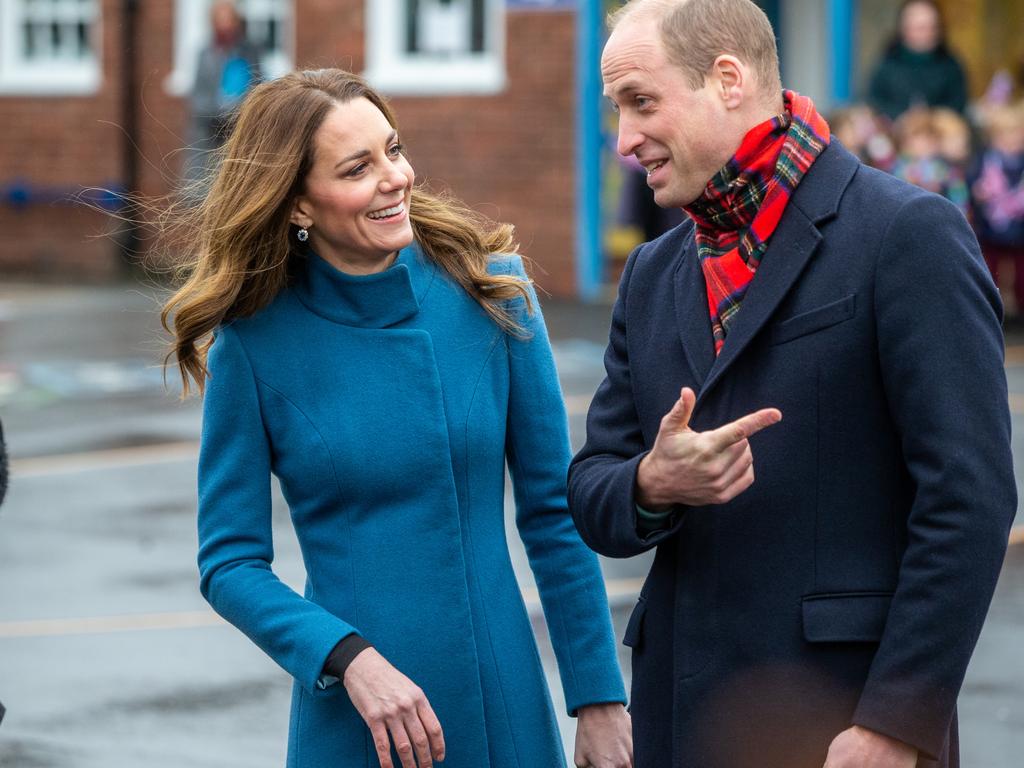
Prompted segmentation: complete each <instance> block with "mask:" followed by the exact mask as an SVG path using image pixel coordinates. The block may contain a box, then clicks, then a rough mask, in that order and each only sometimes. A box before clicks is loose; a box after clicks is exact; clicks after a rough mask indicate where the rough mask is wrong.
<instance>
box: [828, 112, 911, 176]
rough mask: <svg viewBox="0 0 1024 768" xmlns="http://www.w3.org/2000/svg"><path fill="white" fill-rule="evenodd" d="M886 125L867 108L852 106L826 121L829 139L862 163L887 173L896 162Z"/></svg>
mask: <svg viewBox="0 0 1024 768" xmlns="http://www.w3.org/2000/svg"><path fill="white" fill-rule="evenodd" d="M887 122H888V121H885V120H883V119H882V118H880V117H879V116H878V115H877V114H876V113H875V111H874V110H873V109H871V107H869V106H867V105H866V104H854V105H852V106H849V107H844V108H842V109H837V110H835V111H834V112H833V113H832V114H831V115H830V116H829V120H828V124H829V127H830V128H831V129H832V135H833V136H835V137H836V138H837V139H839V141H840V142H841V143H842V145H843V146H844V147H846V148H847V149H848V150H850V151H851V152H852V153H853V154H855V155H857V157H859V158H860V160H861V162H862V163H866V164H867V165H870V166H872V167H873V168H879V169H881V170H883V171H888V170H890V169H891V168H892V165H893V163H894V162H895V160H896V151H895V147H894V146H893V142H892V137H891V136H890V135H889V132H888V130H887V128H886V123H887Z"/></svg>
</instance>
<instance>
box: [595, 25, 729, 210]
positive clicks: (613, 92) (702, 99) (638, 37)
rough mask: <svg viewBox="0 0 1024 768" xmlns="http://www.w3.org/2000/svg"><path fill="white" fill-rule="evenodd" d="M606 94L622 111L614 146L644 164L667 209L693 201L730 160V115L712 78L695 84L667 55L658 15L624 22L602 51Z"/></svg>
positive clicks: (657, 200) (659, 203)
mask: <svg viewBox="0 0 1024 768" xmlns="http://www.w3.org/2000/svg"><path fill="white" fill-rule="evenodd" d="M601 76H602V78H603V79H604V93H605V96H607V97H608V98H609V99H611V101H612V103H613V104H614V106H615V109H616V111H617V112H618V113H619V137H618V146H617V149H618V151H619V154H621V155H623V156H624V157H625V156H628V155H635V156H636V158H637V160H639V161H640V164H641V165H643V166H644V168H646V169H647V171H648V174H647V184H648V186H650V187H651V189H653V190H654V200H655V202H657V204H658V205H660V206H661V207H662V208H678V207H682V206H684V205H688V204H689V203H691V202H693V201H694V200H696V199H697V198H698V197H699V196H700V195H701V193H702V192H703V191H704V188H705V187H706V186H707V183H708V181H710V180H711V177H712V176H714V175H715V174H716V173H717V172H718V171H719V170H720V169H721V167H722V166H723V165H725V164H726V163H727V162H728V161H729V158H730V157H732V154H733V152H734V151H735V149H736V147H735V146H733V144H734V142H733V141H732V136H731V133H732V132H731V131H729V130H726V127H727V124H728V122H729V115H728V114H727V110H726V109H725V106H724V104H723V100H722V99H721V98H720V96H719V95H718V94H717V93H716V91H715V85H714V78H712V77H706V78H705V81H704V85H703V86H702V87H701V88H698V89H697V90H693V88H691V87H690V85H689V83H688V82H687V79H686V77H685V75H684V74H683V72H682V70H681V69H680V68H679V67H678V66H676V65H674V64H672V63H671V62H670V61H669V60H668V56H667V55H666V53H665V51H664V48H663V46H662V43H661V35H660V32H659V31H658V27H657V21H656V20H655V19H653V18H640V19H632V18H627V19H625V20H623V21H622V22H621V23H620V24H619V26H617V27H616V28H615V30H614V31H613V32H612V34H611V37H609V39H608V43H607V45H605V48H604V54H603V56H602V57H601Z"/></svg>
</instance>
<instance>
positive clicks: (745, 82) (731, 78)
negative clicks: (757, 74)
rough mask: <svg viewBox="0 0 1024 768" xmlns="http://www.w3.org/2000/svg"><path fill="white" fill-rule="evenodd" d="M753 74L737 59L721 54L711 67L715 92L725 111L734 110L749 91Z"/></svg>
mask: <svg viewBox="0 0 1024 768" xmlns="http://www.w3.org/2000/svg"><path fill="white" fill-rule="evenodd" d="M752 77H753V72H751V71H750V69H749V68H748V67H747V66H746V65H745V64H744V63H743V62H742V61H740V60H739V59H737V58H736V57H735V56H732V55H730V54H728V53H723V54H722V55H721V56H719V57H718V58H717V59H715V63H714V64H712V65H711V78H712V80H713V84H714V86H715V92H716V93H717V94H718V95H719V96H720V97H721V99H722V103H723V104H724V105H725V107H726V108H727V109H736V108H737V107H739V106H740V105H741V104H742V103H743V100H744V98H745V97H746V95H747V94H748V92H749V91H750V89H751V86H752V85H753V83H752V79H751V78H752Z"/></svg>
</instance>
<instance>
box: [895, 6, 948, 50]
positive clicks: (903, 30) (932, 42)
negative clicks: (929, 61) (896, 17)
mask: <svg viewBox="0 0 1024 768" xmlns="http://www.w3.org/2000/svg"><path fill="white" fill-rule="evenodd" d="M900 38H901V39H902V40H903V44H904V45H905V46H906V47H907V48H909V49H910V50H912V51H915V52H917V53H928V52H929V51H934V50H935V49H936V48H938V47H939V43H940V42H941V41H942V26H941V22H940V19H939V14H938V12H937V11H936V10H935V9H934V8H933V7H932V6H931V5H929V4H928V3H911V4H910V5H908V6H907V7H906V8H904V9H903V14H902V16H900Z"/></svg>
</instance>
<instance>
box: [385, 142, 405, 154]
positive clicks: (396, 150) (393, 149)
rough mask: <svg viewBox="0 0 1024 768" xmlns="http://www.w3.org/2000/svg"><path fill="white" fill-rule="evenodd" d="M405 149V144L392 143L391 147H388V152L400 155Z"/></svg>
mask: <svg viewBox="0 0 1024 768" xmlns="http://www.w3.org/2000/svg"><path fill="white" fill-rule="evenodd" d="M404 149H405V145H404V144H392V145H391V147H390V148H388V153H389V154H390V155H391V156H392V157H398V156H399V155H400V154H402V150H404Z"/></svg>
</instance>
